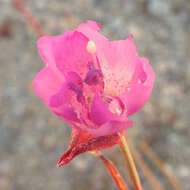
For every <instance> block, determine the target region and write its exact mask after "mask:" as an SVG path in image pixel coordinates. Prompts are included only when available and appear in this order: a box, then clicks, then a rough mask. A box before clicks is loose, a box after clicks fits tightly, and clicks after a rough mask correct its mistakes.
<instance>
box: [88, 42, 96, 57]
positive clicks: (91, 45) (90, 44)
mask: <svg viewBox="0 0 190 190" xmlns="http://www.w3.org/2000/svg"><path fill="white" fill-rule="evenodd" d="M86 50H87V51H88V52H89V53H91V54H94V53H96V44H95V43H94V42H93V41H91V40H90V41H88V44H87V46H86Z"/></svg>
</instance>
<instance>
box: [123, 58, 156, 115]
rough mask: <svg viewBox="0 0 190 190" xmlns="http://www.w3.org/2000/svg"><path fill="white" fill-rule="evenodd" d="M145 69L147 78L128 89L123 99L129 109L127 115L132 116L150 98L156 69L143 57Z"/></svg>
mask: <svg viewBox="0 0 190 190" xmlns="http://www.w3.org/2000/svg"><path fill="white" fill-rule="evenodd" d="M141 61H142V65H143V70H144V72H145V73H146V80H145V81H144V83H141V84H134V85H132V86H131V87H130V90H129V91H126V93H125V94H124V96H123V98H122V100H123V102H124V103H125V106H126V109H127V115H128V116H130V115H132V114H134V113H135V112H137V111H138V110H139V109H140V108H141V107H142V106H143V105H144V104H145V103H146V102H147V100H148V99H149V97H150V94H151V92H152V88H153V84H154V78H155V75H154V71H153V69H152V67H151V66H150V65H149V63H148V60H147V59H144V58H142V59H141Z"/></svg>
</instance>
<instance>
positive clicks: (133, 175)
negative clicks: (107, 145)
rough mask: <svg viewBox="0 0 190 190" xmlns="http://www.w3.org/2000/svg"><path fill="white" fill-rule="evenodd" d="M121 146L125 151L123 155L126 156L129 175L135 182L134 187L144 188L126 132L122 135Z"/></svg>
mask: <svg viewBox="0 0 190 190" xmlns="http://www.w3.org/2000/svg"><path fill="white" fill-rule="evenodd" d="M119 146H120V150H121V152H122V153H123V156H124V158H125V162H126V166H127V170H128V173H129V176H130V178H131V181H132V183H133V186H134V189H135V190H142V185H141V182H140V178H139V175H138V173H137V169H136V166H135V163H134V160H133V157H132V154H131V151H130V149H129V146H128V143H127V140H126V138H125V136H124V134H123V135H121V143H120V145H119Z"/></svg>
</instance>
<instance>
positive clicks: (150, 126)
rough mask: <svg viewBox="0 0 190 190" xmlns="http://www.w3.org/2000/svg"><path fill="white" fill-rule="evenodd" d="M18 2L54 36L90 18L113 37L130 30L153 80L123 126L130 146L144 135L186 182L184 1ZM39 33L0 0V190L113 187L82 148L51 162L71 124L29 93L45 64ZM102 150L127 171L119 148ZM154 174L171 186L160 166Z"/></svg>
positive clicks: (188, 17)
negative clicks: (67, 159)
mask: <svg viewBox="0 0 190 190" xmlns="http://www.w3.org/2000/svg"><path fill="white" fill-rule="evenodd" d="M23 2H24V3H25V6H26V7H28V8H29V9H30V10H31V12H32V13H33V15H35V17H36V18H37V19H38V20H39V22H40V23H41V24H42V25H43V27H44V29H45V30H46V31H47V32H49V33H50V34H52V35H57V34H60V33H64V31H65V30H66V29H67V28H71V29H73V28H76V26H77V25H78V24H80V23H82V22H85V21H86V20H89V19H92V20H96V21H98V22H100V23H102V26H103V30H102V33H103V34H105V35H106V36H107V37H109V38H110V39H112V40H118V39H124V38H126V36H127V35H128V34H130V33H132V34H133V35H134V37H135V43H136V45H137V49H138V51H139V54H140V55H141V56H144V57H148V58H149V60H150V63H151V64H152V65H153V67H154V70H155V72H156V83H155V87H154V89H153V94H152V96H151V99H150V101H149V102H148V103H147V104H146V106H145V107H144V108H143V109H142V110H141V111H140V112H138V113H137V114H136V115H135V116H133V119H134V120H135V126H134V127H133V128H131V129H130V130H128V133H130V135H131V140H132V142H133V143H134V144H136V145H137V144H138V143H139V142H141V140H143V139H149V142H150V146H151V147H152V148H153V149H154V151H155V152H156V153H157V154H158V155H159V156H160V157H161V158H162V159H163V160H164V161H165V164H166V167H167V168H168V170H169V171H170V172H172V174H173V175H174V176H176V177H177V178H178V179H179V180H180V182H181V183H182V185H183V186H184V188H185V189H186V190H188V189H190V183H189V178H190V159H189V158H190V148H189V147H190V142H189V139H190V130H189V126H190V119H189V115H190V103H189V102H190V101H189V97H190V60H189V53H190V35H189V34H190V14H189V13H190V1H188V0H139V1H138V0H117V1H116V0H109V1H108V0H107V1H106V0H89V1H87V0H86V1H85V0H67V1H61V0H53V1H52V0H40V1H37V0H33V1H30V0H25V1H23ZM3 28H4V29H3ZM37 39H38V35H37V34H36V33H35V32H34V30H33V29H32V28H31V27H30V26H29V25H28V23H27V22H26V19H25V18H24V17H23V16H22V15H21V14H20V13H19V12H18V10H16V9H15V7H13V5H12V2H11V1H10V0H0V107H1V110H0V189H1V190H26V189H27V190H38V189H46V190H60V189H64V190H89V189H91V190H106V189H116V188H115V186H114V184H113V183H112V182H111V181H110V178H109V176H108V175H107V173H106V171H104V167H103V166H101V164H100V163H99V161H97V160H96V159H94V158H93V157H91V156H90V155H88V154H83V155H80V156H79V157H77V158H76V159H75V160H73V161H72V162H71V163H70V164H69V165H67V166H65V167H63V168H59V169H57V168H56V162H57V160H58V158H59V156H60V155H61V154H62V153H63V151H64V150H65V149H66V147H67V145H68V142H69V135H70V128H69V127H66V124H65V123H64V122H63V121H62V120H61V119H59V118H58V117H56V116H55V115H53V114H52V113H51V112H50V111H49V110H48V109H47V108H46V107H45V106H44V104H43V103H42V102H41V101H40V100H39V99H38V98H37V97H36V96H35V94H34V92H33V89H32V81H33V78H34V76H35V75H36V73H37V72H39V71H40V69H41V68H42V67H43V64H42V61H41V59H40V56H39V55H38V52H37V49H36V41H37ZM105 152H106V154H107V155H108V156H110V157H111V158H112V159H113V160H115V161H117V165H118V166H119V169H120V171H121V173H122V174H123V175H124V176H126V173H125V170H124V167H123V160H122V159H121V158H120V157H117V156H116V155H118V153H119V150H118V148H117V147H115V148H113V149H110V150H107V151H105ZM150 167H152V166H150ZM152 169H154V170H155V168H154V167H152ZM155 173H157V172H156V170H155ZM157 177H159V180H161V181H162V182H163V184H164V185H165V189H171V188H169V186H168V184H167V183H166V182H165V180H164V179H163V177H161V175H160V174H159V173H157ZM142 181H143V186H144V187H145V189H147V190H149V189H151V188H150V186H149V185H148V183H147V181H146V179H145V178H144V177H143V176H142Z"/></svg>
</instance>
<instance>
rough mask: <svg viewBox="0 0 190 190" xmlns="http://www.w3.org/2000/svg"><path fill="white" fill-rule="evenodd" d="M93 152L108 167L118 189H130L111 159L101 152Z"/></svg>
mask: <svg viewBox="0 0 190 190" xmlns="http://www.w3.org/2000/svg"><path fill="white" fill-rule="evenodd" d="M91 153H92V155H94V156H95V157H97V158H98V159H99V160H100V161H101V162H102V163H103V164H104V165H105V166H106V169H107V171H108V173H109V174H110V176H111V178H112V180H113V181H114V183H115V185H116V186H117V188H118V190H129V189H128V188H127V185H126V184H125V182H124V181H123V179H122V177H121V176H120V174H119V171H118V170H117V168H116V167H115V166H114V164H113V163H112V162H111V161H110V160H108V159H107V158H106V157H104V156H103V155H102V153H101V152H98V151H96V152H91Z"/></svg>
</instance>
